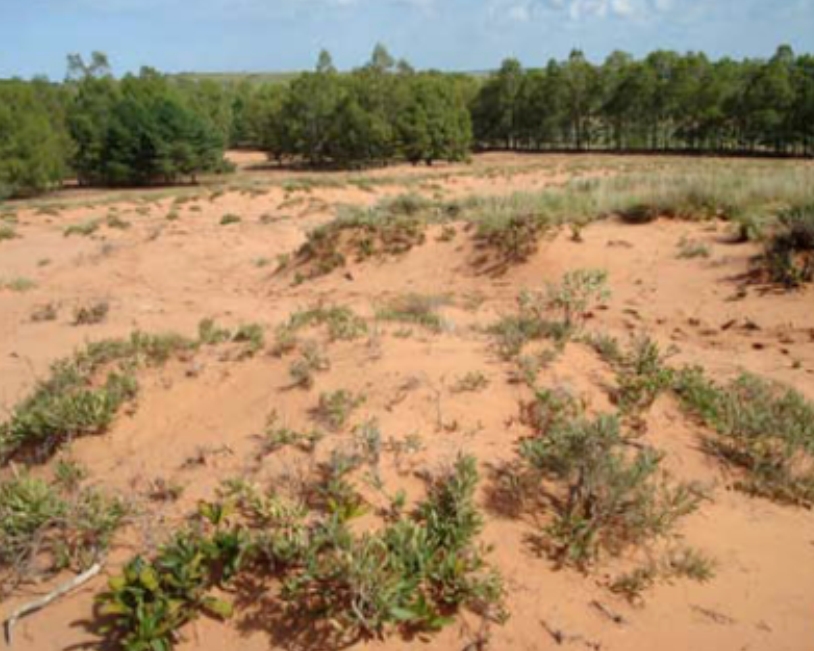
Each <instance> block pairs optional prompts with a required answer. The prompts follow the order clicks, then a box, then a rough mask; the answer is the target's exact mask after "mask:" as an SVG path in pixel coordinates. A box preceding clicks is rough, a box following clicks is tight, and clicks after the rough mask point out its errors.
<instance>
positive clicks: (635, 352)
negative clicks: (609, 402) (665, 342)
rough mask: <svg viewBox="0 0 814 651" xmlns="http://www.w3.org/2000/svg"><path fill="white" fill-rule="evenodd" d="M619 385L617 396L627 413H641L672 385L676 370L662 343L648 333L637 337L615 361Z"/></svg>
mask: <svg viewBox="0 0 814 651" xmlns="http://www.w3.org/2000/svg"><path fill="white" fill-rule="evenodd" d="M615 368H616V378H617V382H618V386H617V388H616V391H615V396H614V397H615V400H616V403H617V404H618V405H619V408H620V409H621V410H622V411H623V412H624V413H626V414H634V415H636V414H640V413H641V412H643V411H645V410H646V409H648V408H650V406H651V405H652V404H653V403H654V402H655V400H656V398H657V397H658V396H659V394H661V393H662V392H663V391H665V390H667V389H669V388H670V386H671V383H672V380H673V373H672V371H671V370H670V369H669V368H668V367H667V366H666V364H665V358H664V356H663V355H662V353H661V350H660V349H659V346H658V344H657V343H656V342H654V341H653V340H652V339H650V338H649V337H637V338H635V339H634V340H633V341H632V343H631V345H630V349H629V350H628V351H626V352H625V353H624V354H622V355H621V356H620V357H618V358H617V360H616V362H615Z"/></svg>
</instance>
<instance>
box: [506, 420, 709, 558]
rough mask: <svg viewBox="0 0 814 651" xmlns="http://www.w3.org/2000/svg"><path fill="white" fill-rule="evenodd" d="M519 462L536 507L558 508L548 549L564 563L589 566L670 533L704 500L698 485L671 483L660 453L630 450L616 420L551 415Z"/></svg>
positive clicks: (546, 538) (546, 539)
mask: <svg viewBox="0 0 814 651" xmlns="http://www.w3.org/2000/svg"><path fill="white" fill-rule="evenodd" d="M521 457H522V459H523V461H524V463H525V464H526V467H527V469H528V470H529V471H530V473H531V475H530V476H531V480H530V481H531V484H530V485H531V487H532V488H530V489H529V490H531V491H532V495H533V497H534V498H535V500H536V503H537V504H540V500H542V503H543V504H545V505H547V506H548V507H553V508H554V516H553V519H552V520H551V521H550V522H549V523H548V524H547V525H546V526H545V527H544V529H543V531H542V541H541V542H542V544H543V545H544V547H545V548H546V549H547V550H548V551H549V553H550V554H551V556H552V557H553V558H555V559H556V560H557V561H558V562H560V563H564V564H573V565H575V566H577V567H579V568H583V569H584V568H586V567H587V566H588V565H589V564H590V563H591V562H592V561H594V560H595V559H597V558H598V557H600V556H601V555H602V554H610V555H614V556H615V555H619V554H621V553H622V552H623V551H625V550H626V549H627V548H629V547H631V546H638V545H642V544H645V543H647V542H649V541H651V540H653V539H656V538H659V537H663V536H665V535H667V534H668V533H669V532H670V531H671V529H672V528H673V527H674V525H675V523H676V522H677V521H678V520H679V519H680V518H681V517H683V516H684V515H687V514H688V513H691V512H692V511H693V510H695V509H696V508H697V506H698V503H699V501H700V494H699V491H698V489H697V487H695V486H693V485H690V484H679V485H676V486H672V485H670V484H669V483H668V482H667V480H666V477H665V476H664V474H663V473H661V472H660V470H659V466H660V463H661V455H659V454H658V453H656V452H655V451H654V450H651V449H647V448H645V449H640V450H638V451H637V452H636V453H635V454H634V453H630V452H629V451H628V449H627V448H626V446H625V445H624V439H623V437H622V435H621V430H620V425H619V420H618V418H617V417H615V416H606V415H603V416H599V417H597V418H596V419H594V420H588V419H585V418H584V417H580V418H577V419H572V418H552V419H550V424H549V426H548V427H547V428H546V430H545V433H544V435H543V436H539V435H538V436H536V437H534V438H532V439H529V440H527V441H525V442H524V444H523V446H522V448H521ZM533 491H538V492H537V494H536V495H535V494H534V493H533Z"/></svg>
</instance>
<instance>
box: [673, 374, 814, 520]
mask: <svg viewBox="0 0 814 651" xmlns="http://www.w3.org/2000/svg"><path fill="white" fill-rule="evenodd" d="M675 389H676V392H677V393H678V396H679V397H680V399H681V401H682V404H683V405H684V406H685V408H686V409H687V410H689V411H690V412H691V413H692V414H694V415H695V416H697V417H698V418H700V419H701V420H702V421H703V422H704V423H706V424H707V425H708V426H709V427H711V428H712V429H713V430H714V432H715V435H710V436H708V437H706V439H705V441H704V443H705V446H706V448H707V450H709V451H710V452H711V453H712V454H715V455H716V456H718V457H720V458H721V459H723V460H725V461H726V462H727V463H730V464H732V465H733V466H735V467H737V468H740V469H741V470H742V471H743V475H742V476H741V478H740V479H738V480H737V482H736V483H735V486H736V487H737V488H739V489H741V490H743V491H745V492H747V493H751V494H754V495H760V496H763V497H768V498H771V499H775V500H778V501H780V502H788V503H792V504H812V503H814V470H812V462H814V405H812V404H811V403H810V402H808V401H806V400H805V398H803V396H801V395H800V394H799V393H797V392H796V391H794V390H792V389H788V388H785V387H782V386H780V385H778V384H775V383H772V382H769V381H767V380H763V379H761V378H758V377H755V376H753V375H742V376H741V377H739V378H737V379H736V380H734V381H732V382H730V383H729V384H727V385H724V386H721V385H718V384H716V383H715V382H713V381H711V380H710V379H708V378H707V377H706V376H705V375H704V373H703V371H702V370H701V369H700V368H684V369H682V370H681V371H680V372H679V373H678V374H677V376H676V379H675Z"/></svg>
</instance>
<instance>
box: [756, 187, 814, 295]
mask: <svg viewBox="0 0 814 651" xmlns="http://www.w3.org/2000/svg"><path fill="white" fill-rule="evenodd" d="M764 259H765V265H766V267H767V269H768V272H769V277H770V278H771V280H772V281H774V282H776V283H780V284H782V285H785V286H786V287H790V288H794V287H799V286H800V285H802V284H804V283H809V282H811V281H812V280H814V202H812V203H810V204H807V205H802V206H797V207H794V208H791V209H789V210H787V211H785V212H783V213H781V215H780V219H779V223H778V224H777V227H776V228H775V230H774V232H773V233H772V235H771V237H770V238H769V241H768V243H767V245H766V252H765V255H764Z"/></svg>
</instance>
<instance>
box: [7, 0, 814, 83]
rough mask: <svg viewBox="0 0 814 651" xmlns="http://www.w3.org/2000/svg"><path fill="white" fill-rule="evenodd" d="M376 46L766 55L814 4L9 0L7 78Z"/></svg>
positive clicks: (595, 55) (470, 64)
mask: <svg viewBox="0 0 814 651" xmlns="http://www.w3.org/2000/svg"><path fill="white" fill-rule="evenodd" d="M377 41H382V42H384V43H385V44H386V45H387V46H388V48H389V49H390V51H391V52H392V53H393V54H394V55H395V56H398V57H405V58H406V59H408V60H409V61H410V62H411V63H413V64H414V65H416V66H417V67H436V68H442V69H451V70H482V69H488V68H494V67H496V66H497V65H498V63H499V62H500V60H501V59H502V58H504V57H505V56H510V55H511V56H517V57H518V58H520V59H521V61H523V63H524V64H526V65H540V64H542V63H544V62H545V61H546V60H547V59H549V58H550V57H552V56H553V57H557V58H561V57H564V56H565V55H567V53H568V52H569V51H570V50H571V48H574V47H578V48H581V49H583V50H584V51H585V52H586V54H587V55H588V56H589V58H591V59H592V60H601V59H602V58H604V57H605V56H606V55H607V54H608V53H609V52H611V51H613V50H615V49H622V50H625V51H628V52H631V53H633V54H636V55H641V54H643V53H646V52H648V51H650V50H653V49H656V48H670V49H676V50H679V51H686V50H703V51H705V52H707V53H708V54H710V55H712V56H715V57H718V56H722V55H729V56H735V57H743V56H768V55H770V54H771V53H772V52H773V51H774V49H775V47H776V46H777V45H778V44H780V43H789V44H791V45H792V46H793V47H794V48H795V50H797V51H810V50H811V49H812V46H814V0H0V77H6V76H12V75H19V76H23V77H28V76H31V75H34V74H47V75H48V76H50V77H51V78H54V79H61V78H62V77H63V76H64V73H65V55H66V54H67V53H69V52H81V53H88V52H90V51H91V50H101V51H104V52H106V53H107V54H108V55H109V57H110V59H111V61H112V63H113V67H114V71H115V72H116V73H123V72H126V71H129V70H137V69H138V67H139V66H141V65H151V66H154V67H156V68H159V69H161V70H164V71H168V72H170V71H171V72H176V71H183V70H197V71H267V70H299V69H304V68H310V67H311V66H312V65H313V63H314V61H315V60H316V55H317V53H318V51H319V50H320V49H321V48H323V47H324V48H327V49H328V50H330V51H331V53H332V54H333V55H334V59H335V61H336V63H337V65H338V66H339V67H340V68H349V67H353V66H356V65H359V64H361V63H363V62H364V61H365V60H366V59H367V58H368V55H369V53H370V51H371V50H372V48H373V46H374V44H375V43H376V42H377Z"/></svg>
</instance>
